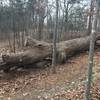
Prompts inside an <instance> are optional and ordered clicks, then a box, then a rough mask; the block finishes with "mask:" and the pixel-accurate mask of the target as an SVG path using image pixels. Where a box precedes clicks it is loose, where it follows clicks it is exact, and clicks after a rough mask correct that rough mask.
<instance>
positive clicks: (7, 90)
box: [0, 50, 100, 100]
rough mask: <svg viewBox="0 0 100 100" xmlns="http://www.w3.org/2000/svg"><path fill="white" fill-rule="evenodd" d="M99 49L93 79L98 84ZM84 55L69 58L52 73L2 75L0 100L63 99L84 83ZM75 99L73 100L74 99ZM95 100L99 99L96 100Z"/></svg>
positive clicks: (44, 71) (39, 71) (41, 71)
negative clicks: (66, 94)
mask: <svg viewBox="0 0 100 100" xmlns="http://www.w3.org/2000/svg"><path fill="white" fill-rule="evenodd" d="M99 51H100V50H96V52H95V57H94V62H95V63H94V72H93V76H94V78H93V79H94V80H98V82H100V81H99V80H100V75H99V74H100V67H99V66H100V58H99V57H100V52H99ZM87 59H88V53H86V52H85V53H81V54H78V55H77V56H75V57H72V58H71V59H69V60H68V62H67V63H66V64H64V65H59V66H57V67H56V72H57V73H56V74H50V73H49V69H50V68H49V67H48V68H45V69H42V68H41V69H38V68H37V69H27V70H23V71H22V70H19V71H12V72H11V73H10V74H3V75H2V76H3V77H1V78H0V100H67V99H66V96H65V97H64V96H61V97H59V98H58V99H53V97H56V95H59V94H62V95H63V94H64V93H67V91H69V89H72V88H74V87H77V86H78V85H79V84H81V83H82V84H83V85H84V84H85V83H84V82H85V79H86V78H85V77H86V70H87ZM72 100H73V99H72ZM74 100H77V99H74ZM97 100H99V99H97Z"/></svg>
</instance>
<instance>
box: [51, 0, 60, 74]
mask: <svg viewBox="0 0 100 100" xmlns="http://www.w3.org/2000/svg"><path fill="white" fill-rule="evenodd" d="M58 5H59V3H58V0H56V23H55V32H54V34H53V55H52V71H53V73H55V66H56V59H57V56H56V53H57V48H56V42H57V32H58Z"/></svg>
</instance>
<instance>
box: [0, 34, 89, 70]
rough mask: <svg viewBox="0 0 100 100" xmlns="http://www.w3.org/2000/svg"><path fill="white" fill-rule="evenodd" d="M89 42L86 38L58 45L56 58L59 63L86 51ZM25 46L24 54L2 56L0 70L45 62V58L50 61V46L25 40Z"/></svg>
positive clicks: (32, 40) (41, 42)
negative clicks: (26, 47) (26, 48)
mask: <svg viewBox="0 0 100 100" xmlns="http://www.w3.org/2000/svg"><path fill="white" fill-rule="evenodd" d="M89 41H90V37H89V36H88V37H84V38H77V39H73V40H69V41H64V42H60V43H58V44H57V58H58V59H59V61H60V62H64V61H65V60H66V59H67V58H69V57H70V56H72V55H73V54H75V53H76V52H79V51H83V50H87V49H88V48H89ZM26 46H28V50H26V51H24V52H20V53H12V54H10V55H7V54H6V55H2V63H1V64H0V69H2V68H4V69H6V68H7V66H10V67H13V66H24V65H30V64H33V65H34V64H36V63H39V62H41V61H43V60H46V58H49V57H50V59H51V56H52V44H50V43H46V42H43V41H37V40H34V39H27V42H26Z"/></svg>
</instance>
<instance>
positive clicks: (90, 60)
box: [85, 0, 100, 100]
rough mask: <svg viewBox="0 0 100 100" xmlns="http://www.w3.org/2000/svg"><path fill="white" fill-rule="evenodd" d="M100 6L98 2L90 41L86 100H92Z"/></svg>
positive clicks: (98, 0) (98, 1) (97, 1)
mask: <svg viewBox="0 0 100 100" xmlns="http://www.w3.org/2000/svg"><path fill="white" fill-rule="evenodd" d="M99 6H100V0H96V7H95V14H94V19H93V25H92V31H91V40H90V49H89V63H88V76H87V83H86V92H85V100H90V89H91V82H92V69H93V56H94V46H95V37H96V30H97V18H98V12H99Z"/></svg>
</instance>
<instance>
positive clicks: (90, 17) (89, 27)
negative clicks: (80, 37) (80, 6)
mask: <svg viewBox="0 0 100 100" xmlns="http://www.w3.org/2000/svg"><path fill="white" fill-rule="evenodd" d="M92 13H93V0H91V5H90V15H89V23H88V33H87V34H88V35H89V34H91V28H92V23H91V21H92Z"/></svg>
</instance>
